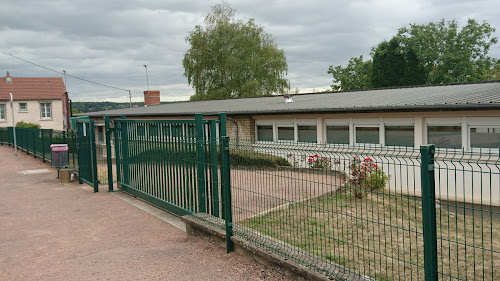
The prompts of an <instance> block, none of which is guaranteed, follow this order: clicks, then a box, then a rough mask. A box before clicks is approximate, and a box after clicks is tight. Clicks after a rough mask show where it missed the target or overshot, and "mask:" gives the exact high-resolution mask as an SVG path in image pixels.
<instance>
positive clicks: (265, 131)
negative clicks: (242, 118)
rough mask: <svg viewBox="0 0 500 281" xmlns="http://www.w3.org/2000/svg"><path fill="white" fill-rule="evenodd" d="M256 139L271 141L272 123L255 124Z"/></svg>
mask: <svg viewBox="0 0 500 281" xmlns="http://www.w3.org/2000/svg"><path fill="white" fill-rule="evenodd" d="M257 140H258V141H273V125H257Z"/></svg>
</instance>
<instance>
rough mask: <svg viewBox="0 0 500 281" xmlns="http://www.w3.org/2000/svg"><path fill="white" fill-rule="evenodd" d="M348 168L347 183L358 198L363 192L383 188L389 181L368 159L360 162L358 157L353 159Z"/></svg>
mask: <svg viewBox="0 0 500 281" xmlns="http://www.w3.org/2000/svg"><path fill="white" fill-rule="evenodd" d="M349 168H350V173H349V176H350V179H349V182H350V184H351V186H352V187H353V188H354V193H355V196H356V197H358V198H361V197H363V192H365V191H373V190H377V189H380V188H384V187H385V185H386V184H387V181H388V180H389V177H388V176H386V175H385V173H384V172H383V171H382V170H381V169H380V168H379V167H378V166H377V165H376V164H375V163H373V160H372V159H370V158H365V159H364V160H363V161H361V160H360V159H359V158H358V157H354V158H353V159H352V160H351V162H350V164H349Z"/></svg>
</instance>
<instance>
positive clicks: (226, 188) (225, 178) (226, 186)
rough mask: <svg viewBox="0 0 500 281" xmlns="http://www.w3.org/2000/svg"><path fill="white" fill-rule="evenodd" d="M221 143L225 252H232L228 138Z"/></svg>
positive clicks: (224, 138) (225, 137) (224, 137)
mask: <svg viewBox="0 0 500 281" xmlns="http://www.w3.org/2000/svg"><path fill="white" fill-rule="evenodd" d="M221 140H222V143H223V148H224V149H223V150H222V151H221V153H222V172H223V173H222V182H223V185H222V187H223V193H224V202H223V207H224V215H225V217H224V221H225V224H226V252H228V253H229V252H231V251H234V244H233V240H231V237H232V236H233V212H232V204H231V174H230V163H229V137H227V136H223V137H222V138H221Z"/></svg>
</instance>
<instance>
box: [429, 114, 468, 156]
mask: <svg viewBox="0 0 500 281" xmlns="http://www.w3.org/2000/svg"><path fill="white" fill-rule="evenodd" d="M464 119H465V118H464V117H454V118H453V117H446V118H428V119H427V120H426V122H425V124H424V126H425V127H424V128H425V129H424V140H423V141H424V143H425V144H429V126H443V127H446V126H450V127H460V128H461V129H460V134H461V136H462V138H461V142H462V147H460V148H451V147H441V148H436V149H439V150H446V151H461V150H462V149H463V148H464V147H467V144H466V143H465V142H464V141H465V139H466V138H465V137H464V136H465V134H468V133H467V132H464V127H465V130H467V126H466V124H465V122H464Z"/></svg>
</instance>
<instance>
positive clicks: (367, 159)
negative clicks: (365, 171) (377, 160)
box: [364, 158, 373, 162]
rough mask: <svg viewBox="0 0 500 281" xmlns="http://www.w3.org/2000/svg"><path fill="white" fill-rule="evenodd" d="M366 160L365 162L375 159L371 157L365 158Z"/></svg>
mask: <svg viewBox="0 0 500 281" xmlns="http://www.w3.org/2000/svg"><path fill="white" fill-rule="evenodd" d="M364 161H365V162H369V161H373V160H372V159H370V158H365V160H364Z"/></svg>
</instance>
